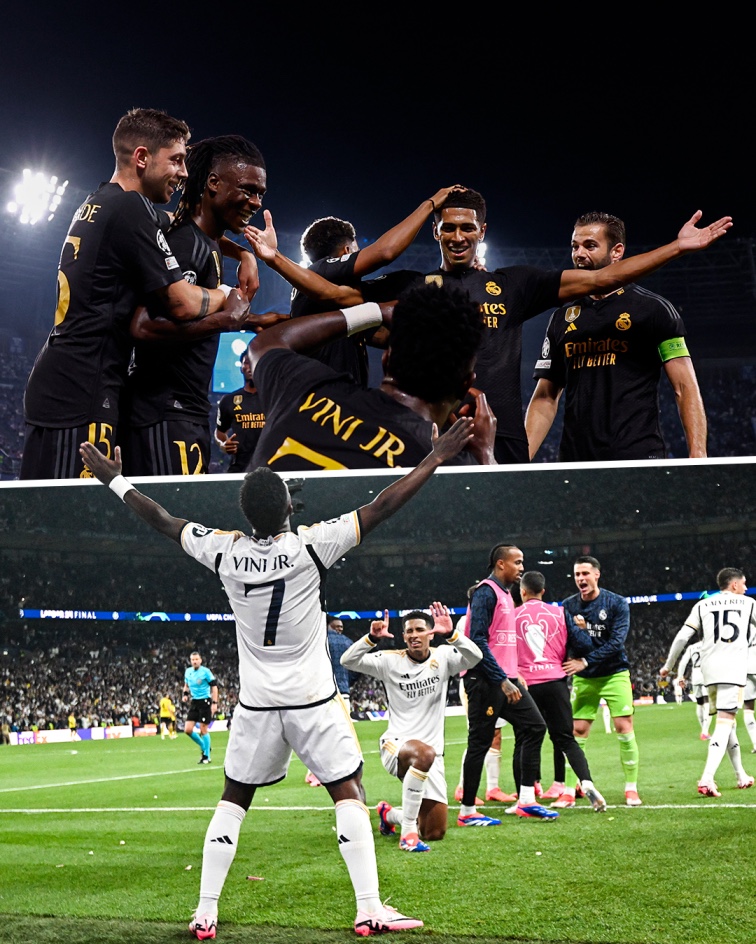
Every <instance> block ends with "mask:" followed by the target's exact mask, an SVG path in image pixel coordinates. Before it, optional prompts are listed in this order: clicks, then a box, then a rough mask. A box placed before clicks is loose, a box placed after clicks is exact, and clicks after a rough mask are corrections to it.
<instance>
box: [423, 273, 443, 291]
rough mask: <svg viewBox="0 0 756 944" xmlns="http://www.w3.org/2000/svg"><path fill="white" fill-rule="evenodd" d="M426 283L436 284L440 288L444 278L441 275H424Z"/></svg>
mask: <svg viewBox="0 0 756 944" xmlns="http://www.w3.org/2000/svg"><path fill="white" fill-rule="evenodd" d="M425 284H426V285H438V287H439V288H441V287H442V286H443V284H444V278H443V276H442V275H426V276H425Z"/></svg>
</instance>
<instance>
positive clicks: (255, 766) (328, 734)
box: [225, 695, 362, 787]
mask: <svg viewBox="0 0 756 944" xmlns="http://www.w3.org/2000/svg"><path fill="white" fill-rule="evenodd" d="M292 751H293V752H294V753H295V754H296V755H297V757H298V758H299V759H300V760H301V761H302V763H303V764H304V765H305V766H306V767H307V769H308V770H310V771H312V773H314V774H315V776H316V777H317V778H318V780H319V781H320V782H321V783H322V784H325V785H328V784H332V783H339V782H340V781H342V780H348V779H349V778H350V777H352V776H354V774H356V773H357V771H358V770H359V768H360V764H361V763H362V752H361V750H360V745H359V742H358V740H357V735H356V733H355V730H354V725H353V724H352V721H351V718H350V717H349V713H348V712H347V710H346V707H345V705H344V700H343V698H342V697H341V696H340V695H336V696H335V697H334V698H332V699H331V700H330V701H327V702H325V703H324V704H322V705H315V706H314V707H312V708H297V709H294V708H282V709H279V710H277V711H250V710H249V709H248V708H244V707H242V705H237V706H236V708H235V710H234V719H233V723H232V724H231V734H230V735H229V738H228V748H227V750H226V763H225V772H226V776H227V777H230V778H231V779H232V780H236V781H238V782H239V783H246V784H249V785H251V786H256V787H262V786H265V785H266V784H269V783H277V782H278V781H279V780H283V778H284V777H285V776H286V772H287V771H288V769H289V762H290V760H291V755H292Z"/></svg>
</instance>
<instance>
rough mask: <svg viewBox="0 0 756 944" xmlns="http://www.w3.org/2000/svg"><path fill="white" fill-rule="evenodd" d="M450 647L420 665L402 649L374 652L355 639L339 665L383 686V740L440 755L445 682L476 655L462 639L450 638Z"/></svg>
mask: <svg viewBox="0 0 756 944" xmlns="http://www.w3.org/2000/svg"><path fill="white" fill-rule="evenodd" d="M452 640H453V641H452V642H451V644H448V645H445V646H438V647H437V648H436V647H433V646H431V650H430V653H429V655H428V658H427V659H426V660H425V661H424V662H415V661H414V659H411V658H410V657H409V656H408V655H407V652H406V650H404V649H381V650H379V651H377V652H376V649H375V644H374V643H373V642H371V640H370V637H369V636H363V638H362V639H358V640H357V642H356V643H354V645H353V646H351V647H350V648H349V649H347V651H346V652H345V653H344V655H343V656H342V657H341V664H342V665H344V666H346V668H348V669H351V670H352V671H353V672H363V673H364V674H365V675H370V676H372V677H373V678H378V679H380V680H381V681H382V682H383V685H384V687H385V689H386V698H387V700H388V709H389V724H388V729H387V730H386V732H385V734H384V738H398V739H399V740H400V741H404V740H407V739H409V738H413V739H417V740H419V741H423V742H424V743H425V744H429V745H430V746H431V747H432V748H433V749H434V750H435V752H436V753H437V754H443V752H444V716H445V712H446V692H447V689H448V688H449V679H450V678H451V677H452V676H454V675H457V673H458V672H460V671H461V670H462V669H470V668H472V667H473V666H474V665H476V664H477V663H478V662H479V661H480V657H481V652H480V649H479V648H478V647H477V646H476V645H475V643H474V642H472V640H470V639H468V638H467V636H457V635H456V633H455V634H453V636H452Z"/></svg>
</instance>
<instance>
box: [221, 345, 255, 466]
mask: <svg viewBox="0 0 756 944" xmlns="http://www.w3.org/2000/svg"><path fill="white" fill-rule="evenodd" d="M241 372H242V377H243V378H244V386H243V387H240V388H239V389H238V390H234V391H233V392H232V393H227V394H225V396H222V397H221V398H220V400H219V401H218V412H217V416H216V420H215V440H216V442H217V443H218V445H219V446H220V448H221V450H222V451H223V452H225V453H226V455H229V456H231V462H230V464H229V466H228V470H227V471H228V472H245V471H246V469H247V466H248V465H249V460H250V459H251V458H252V454H253V453H254V451H255V447H256V446H257V442H258V440H259V439H260V435H261V433H262V431H263V427H264V426H265V413H263V411H262V405H261V402H260V395H259V394H258V392H257V387H255V385H254V383H253V382H252V365H251V364H250V363H249V357H248V356H247V354H246V352H245V353H244V354H242V356H241ZM229 430H230V432H229Z"/></svg>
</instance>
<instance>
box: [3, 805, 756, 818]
mask: <svg viewBox="0 0 756 944" xmlns="http://www.w3.org/2000/svg"><path fill="white" fill-rule="evenodd" d="M449 808H450V809H456V807H449ZM478 809H486V807H478ZM487 809H489V810H492V809H494V807H487ZM496 809H499V810H500V809H501V808H500V807H496ZM607 809H608V810H626V809H629V807H626V806H611V805H609V806H608V807H607ZM643 809H644V810H706V811H709V810H714V811H716V810H753V809H756V803H717V804H716V805H714V804H712V805H705V804H700V805H699V804H697V803H678V804H675V803H663V804H659V805H658V806H653V805H644V807H643ZM214 810H215V806H91V807H89V806H87V807H59V808H58V807H50V808H45V809H39V810H28V809H0V813H13V814H16V815H17V814H19V813H21V814H29V815H33V814H36V813H54V814H56V815H59V814H61V813H202V812H212V811H214ZM331 810H333V805H332V804H329V805H328V806H271V805H270V804H267V803H266V804H265V805H260V806H251V807H250V812H253V813H261V812H266V813H267V812H272V813H311V812H316V813H328V812H330V811H331ZM575 812H576V813H579V812H583V813H593V812H594V810H593V809H592V808H591V807H590V806H581V807H575ZM568 815H569V814H568Z"/></svg>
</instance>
